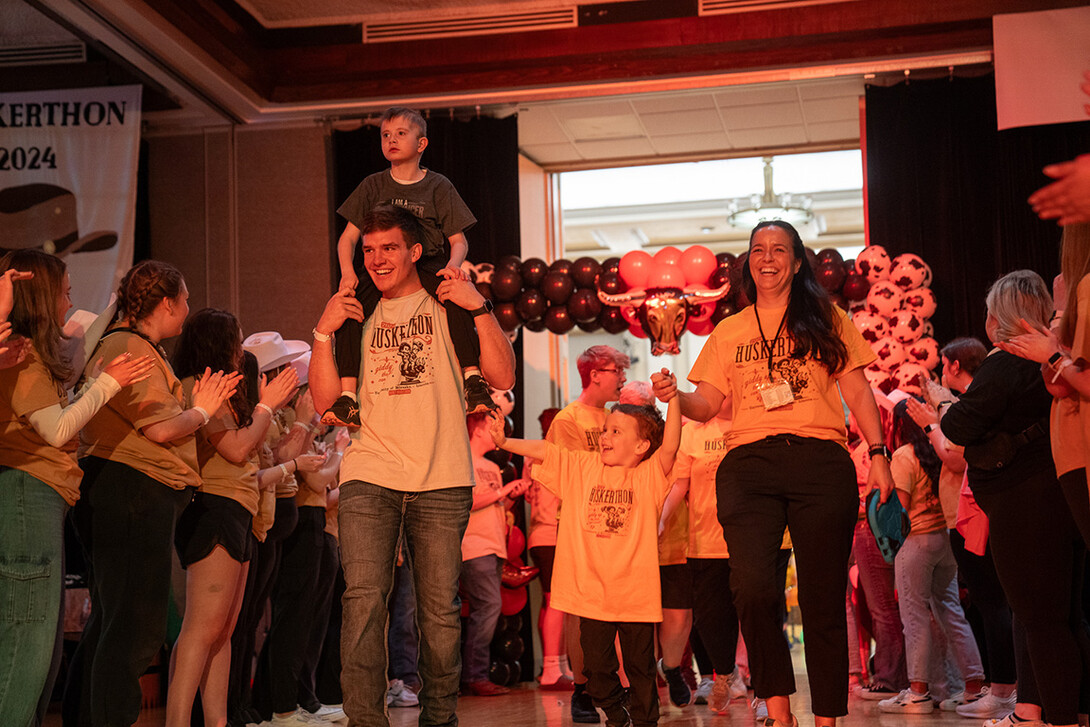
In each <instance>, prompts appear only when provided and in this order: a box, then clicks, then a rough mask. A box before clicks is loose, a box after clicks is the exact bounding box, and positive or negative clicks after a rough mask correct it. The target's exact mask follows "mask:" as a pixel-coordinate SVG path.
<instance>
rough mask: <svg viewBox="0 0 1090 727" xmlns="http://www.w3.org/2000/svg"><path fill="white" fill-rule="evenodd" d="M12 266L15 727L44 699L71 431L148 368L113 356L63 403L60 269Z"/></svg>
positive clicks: (0, 703)
mask: <svg viewBox="0 0 1090 727" xmlns="http://www.w3.org/2000/svg"><path fill="white" fill-rule="evenodd" d="M12 270H19V271H21V272H23V273H26V274H28V275H27V276H25V277H30V276H32V279H28V280H26V282H23V283H21V284H20V285H19V286H18V287H16V288H15V290H14V295H13V301H12V303H13V307H12V309H11V313H10V316H9V322H10V325H11V330H12V332H13V333H14V334H15V335H17V336H22V337H23V338H24V339H25V340H26V341H27V342H28V344H29V345H26V346H25V354H26V356H25V358H24V359H23V360H22V361H21V362H19V363H18V364H17V365H15V366H12V367H10V368H5V369H2V370H0V462H3V466H2V467H0V493H3V497H4V506H3V507H2V508H0V562H2V563H3V566H2V568H0V594H7V595H6V596H3V595H0V602H3V603H5V604H6V606H5V618H0V674H3V675H4V677H3V678H0V714H2V715H4V721H5V722H6V723H8V724H12V725H19V727H23V726H24V725H28V724H32V723H34V720H33V717H34V715H35V712H36V711H38V710H39V699H40V697H42V695H43V693H44V696H45V700H46V702H48V698H49V694H50V692H52V680H53V678H54V677H55V675H56V672H55V671H54V670H53V669H51V666H52V665H54V662H55V658H56V657H57V656H59V653H60V652H59V648H60V636H61V633H60V631H59V630H58V623H59V619H60V614H61V597H62V594H63V591H64V565H63V563H64V516H65V513H66V512H67V511H68V508H69V507H70V506H72V505H74V504H75V503H76V500H77V499H79V482H80V476H81V474H82V473H81V472H80V469H79V467H78V466H77V465H76V457H75V450H76V434H77V432H79V430H80V428H81V427H82V426H83V425H84V424H85V423H86V422H87V420H88V419H90V418H91V416H93V415H94V413H95V412H96V411H98V410H99V408H101V407H102V406H103V405H104V404H105V403H106V402H107V401H109V400H110V398H111V397H113V396H114V395H115V394H117V393H118V392H119V391H120V390H121V389H122V387H124V386H128V385H129V384H132V383H133V382H135V381H139V380H141V379H143V378H146V377H147V375H148V371H149V370H150V369H151V366H152V362H151V359H150V358H149V357H147V356H143V357H140V358H134V357H132V356H130V355H127V354H122V355H121V356H118V357H117V358H115V359H114V360H112V361H111V362H110V364H109V365H108V366H106V367H105V369H104V370H103V371H102V372H101V373H100V374H99V375H98V376H95V377H94V378H93V379H92V380H89V381H88V382H87V385H86V386H85V387H84V388H83V390H82V391H81V392H80V396H79V398H78V399H77V400H76V401H75V402H73V403H71V404H69V402H68V395H67V394H66V393H65V389H66V385H65V382H66V381H67V380H68V379H69V378H70V377H71V375H72V366H71V363H70V362H69V361H68V359H67V358H66V356H65V354H64V351H63V344H64V341H65V336H64V334H63V332H62V330H61V329H62V327H63V326H64V317H65V315H66V314H67V313H68V310H69V309H70V308H71V307H72V302H71V298H70V296H69V292H70V285H69V281H68V272H67V270H66V268H65V265H64V263H63V262H62V261H61V260H60V259H59V258H56V257H54V256H52V255H49V254H47V253H44V252H41V251H39V250H17V251H14V252H10V253H8V254H7V255H4V257H3V258H0V271H2V272H7V271H12ZM9 277H10V276H9ZM38 716H39V717H41V716H42V713H41V712H39V713H38Z"/></svg>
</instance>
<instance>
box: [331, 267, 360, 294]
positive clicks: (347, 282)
mask: <svg viewBox="0 0 1090 727" xmlns="http://www.w3.org/2000/svg"><path fill="white" fill-rule="evenodd" d="M359 284H360V279H359V277H357V276H356V272H355V271H354V270H348V271H346V272H345V273H344V275H342V276H341V282H340V283H339V284H338V285H337V292H339V293H343V292H345V291H348V292H349V293H355V292H356V286H357V285H359Z"/></svg>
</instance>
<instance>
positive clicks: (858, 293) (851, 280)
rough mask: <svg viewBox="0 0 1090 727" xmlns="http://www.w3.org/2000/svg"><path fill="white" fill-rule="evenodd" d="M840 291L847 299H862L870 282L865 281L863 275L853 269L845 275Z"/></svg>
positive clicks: (865, 295)
mask: <svg viewBox="0 0 1090 727" xmlns="http://www.w3.org/2000/svg"><path fill="white" fill-rule="evenodd" d="M840 292H841V293H843V294H844V297H845V298H847V299H848V300H863V299H865V298H866V297H867V293H869V292H870V283H868V282H867V278H866V277H865V276H863V275H860V274H859V273H857V272H854V271H853V272H850V273H848V274H847V276H845V278H844V285H843V287H841V289H840Z"/></svg>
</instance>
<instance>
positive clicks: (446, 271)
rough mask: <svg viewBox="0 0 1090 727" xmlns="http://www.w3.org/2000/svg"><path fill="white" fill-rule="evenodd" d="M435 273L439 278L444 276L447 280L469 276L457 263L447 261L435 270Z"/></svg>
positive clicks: (467, 278) (464, 278) (463, 278)
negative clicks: (438, 269)
mask: <svg viewBox="0 0 1090 727" xmlns="http://www.w3.org/2000/svg"><path fill="white" fill-rule="evenodd" d="M436 275H438V276H439V277H441V278H446V279H447V280H469V276H468V275H467V274H466V271H465V270H462V269H461V268H460V267H458V266H457V265H451V264H450V263H447V266H446V267H444V268H443V269H442V270H440V271H439V272H437V273H436Z"/></svg>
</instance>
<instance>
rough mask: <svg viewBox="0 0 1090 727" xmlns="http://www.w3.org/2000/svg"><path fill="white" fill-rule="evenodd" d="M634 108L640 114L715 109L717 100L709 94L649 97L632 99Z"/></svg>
mask: <svg viewBox="0 0 1090 727" xmlns="http://www.w3.org/2000/svg"><path fill="white" fill-rule="evenodd" d="M632 108H634V109H636V111H637V112H638V113H640V114H654V113H661V112H670V113H677V112H678V111H696V110H698V109H714V108H715V98H714V97H713V96H712V95H711V94H708V93H695V94H671V95H666V94H664V95H662V96H652V95H649V96H646V97H644V98H634V99H632Z"/></svg>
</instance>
